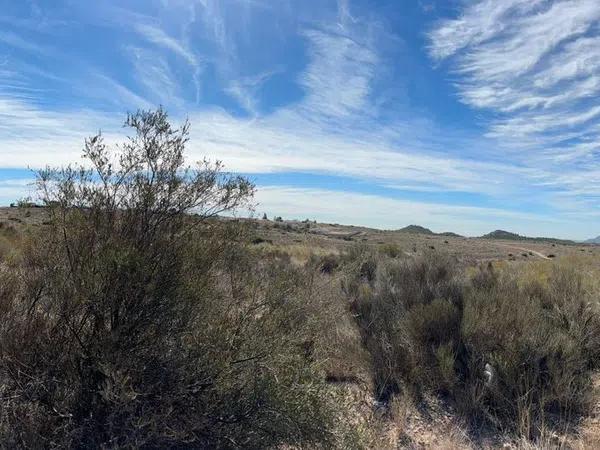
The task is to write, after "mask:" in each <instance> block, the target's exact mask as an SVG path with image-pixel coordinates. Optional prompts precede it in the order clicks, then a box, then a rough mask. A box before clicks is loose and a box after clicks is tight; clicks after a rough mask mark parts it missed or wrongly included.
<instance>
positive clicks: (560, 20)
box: [429, 0, 600, 152]
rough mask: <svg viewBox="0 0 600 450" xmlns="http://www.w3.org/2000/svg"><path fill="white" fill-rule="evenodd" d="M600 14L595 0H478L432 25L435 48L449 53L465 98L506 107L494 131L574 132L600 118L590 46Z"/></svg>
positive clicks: (598, 71) (508, 134)
mask: <svg viewBox="0 0 600 450" xmlns="http://www.w3.org/2000/svg"><path fill="white" fill-rule="evenodd" d="M599 20H600V3H598V2H597V1H595V0H581V1H576V2H573V1H564V0H563V1H547V0H526V1H524V0H498V1H496V0H495V1H488V0H486V1H477V2H475V3H470V4H468V6H467V7H466V8H465V10H464V11H462V12H461V14H460V15H459V17H458V18H455V19H450V20H445V21H442V22H440V23H439V24H438V26H437V27H436V28H434V29H433V30H432V31H431V33H430V35H429V37H430V40H431V46H430V53H431V55H432V56H433V57H434V58H435V59H437V60H442V59H448V58H449V59H450V60H451V65H452V67H453V68H454V70H455V73H456V74H457V76H458V79H457V81H456V86H457V87H458V90H459V95H460V98H461V100H462V101H463V102H465V103H466V104H468V105H471V106H473V107H476V108H484V109H489V110H491V111H494V112H498V113H501V115H500V117H499V118H498V119H495V120H494V121H493V123H492V133H493V135H495V136H499V137H500V136H502V137H505V138H508V139H512V138H513V137H514V136H517V137H520V136H542V137H547V136H544V133H547V132H550V133H552V132H555V131H556V130H557V129H559V128H562V127H563V126H564V127H566V129H567V131H569V132H570V133H571V135H570V136H569V137H570V138H572V137H573V133H577V134H579V135H582V134H583V133H585V132H586V131H587V130H589V128H588V127H589V126H590V125H594V124H597V123H598V122H597V121H596V120H595V119H597V117H598V112H599V111H598V104H597V103H595V102H594V101H593V99H594V96H595V94H597V93H598V92H599V89H600V78H599V77H600V65H599V64H596V63H595V62H592V63H591V64H590V61H591V60H594V57H593V52H592V53H590V49H592V48H594V43H598V41H599V39H600V36H599V35H598V33H599V31H600V29H599V28H598V21H599ZM562 137H563V135H562V134H560V133H559V134H557V135H556V136H555V139H554V140H556V141H560V140H562ZM564 148H565V152H568V151H569V147H568V146H565V147H564Z"/></svg>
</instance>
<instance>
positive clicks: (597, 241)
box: [583, 236, 600, 244]
mask: <svg viewBox="0 0 600 450" xmlns="http://www.w3.org/2000/svg"><path fill="white" fill-rule="evenodd" d="M583 243H584V244H600V236H596V237H595V238H592V239H588V240H587V241H583Z"/></svg>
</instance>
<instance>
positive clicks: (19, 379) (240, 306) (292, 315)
mask: <svg viewBox="0 0 600 450" xmlns="http://www.w3.org/2000/svg"><path fill="white" fill-rule="evenodd" d="M126 126H127V127H129V129H130V130H131V131H132V133H131V137H130V138H129V139H128V140H126V141H125V142H124V143H123V144H122V145H120V146H118V147H115V148H114V149H112V148H109V147H108V146H106V145H105V143H104V141H103V139H102V136H101V135H98V136H95V137H92V138H90V139H89V140H88V141H86V143H85V150H84V156H85V158H86V162H85V163H84V165H83V166H81V167H79V166H71V167H66V168H59V169H46V170H42V171H40V172H39V174H38V179H37V185H38V192H39V196H40V199H41V204H40V207H39V208H31V207H32V205H31V204H29V203H28V204H27V205H21V206H18V205H16V206H15V210H20V209H22V210H23V211H24V212H23V219H15V220H12V221H10V220H6V221H2V222H0V261H1V264H0V313H1V314H2V321H1V322H0V400H1V404H0V445H1V446H2V447H3V448H34V449H35V448H148V449H151V448H182V449H184V448H189V449H196V448H232V449H233V448H344V449H345V448H399V447H400V448H402V447H405V448H415V447H416V448H418V447H425V448H481V447H489V448H493V447H502V446H503V445H504V446H506V445H508V446H512V447H513V448H554V447H562V448H594V446H595V445H597V444H599V443H600V431H598V429H597V428H593V426H592V427H591V428H590V427H589V426H587V425H586V424H587V423H588V422H586V421H587V420H588V419H590V418H593V414H594V409H595V408H596V409H597V405H598V401H599V397H598V393H597V392H596V391H595V386H596V385H597V380H598V377H597V374H598V371H599V370H600V282H599V281H598V280H600V265H599V263H598V260H597V256H596V255H595V254H589V253H588V252H583V251H582V252H578V253H581V254H578V255H576V256H573V255H572V256H562V255H561V256H559V257H557V258H554V259H552V260H547V259H537V260H535V259H534V258H533V257H532V258H526V257H524V258H523V259H522V260H518V261H513V260H511V261H496V262H492V261H490V262H485V263H482V262H478V263H477V262H475V263H471V262H469V263H466V262H465V261H461V260H459V259H457V258H456V257H455V256H453V255H451V254H449V253H448V252H445V251H444V248H443V244H442V246H441V247H442V248H438V247H440V246H437V247H436V246H434V245H428V247H433V249H431V248H427V249H426V250H425V251H418V252H417V250H416V249H413V248H412V247H410V248H403V247H402V246H400V245H398V244H397V243H390V242H380V243H377V244H371V243H369V242H352V240H353V239H354V238H352V239H343V240H342V239H340V240H339V242H340V244H339V246H329V247H327V246H318V245H313V244H311V241H309V240H304V241H302V242H294V243H286V244H285V245H280V244H277V243H273V242H274V241H273V239H271V238H266V237H265V236H264V235H261V234H260V232H261V230H259V229H258V228H259V227H263V231H264V227H266V226H268V222H269V221H268V220H267V219H266V217H265V218H264V219H263V221H262V222H264V223H263V224H262V225H261V223H260V222H259V221H244V220H234V219H225V218H223V217H222V216H223V215H227V214H232V213H234V212H235V211H236V210H239V209H240V208H248V207H251V206H252V202H253V193H254V189H255V188H254V186H253V185H252V183H250V182H249V181H248V180H247V179H245V178H243V177H238V176H235V175H231V174H228V173H226V172H225V171H224V170H223V166H222V165H221V163H219V162H215V163H211V162H209V161H203V162H201V163H200V164H198V165H196V166H191V167H188V166H186V163H185V154H184V149H185V144H186V142H187V138H188V125H187V124H184V125H183V126H182V127H180V128H174V127H172V126H171V125H170V123H169V121H168V118H167V115H166V113H165V112H164V111H162V110H160V109H159V110H157V111H150V112H138V113H136V114H132V115H129V116H128V118H127V120H126ZM31 209H35V210H37V211H35V212H34V213H33V216H36V214H37V216H36V217H33V218H31V220H29V221H28V220H27V218H29V217H30V216H32V212H31ZM26 214H29V215H26ZM41 215H43V219H39V217H41ZM34 219H35V220H34ZM278 219H279V218H278ZM281 221H282V219H281V220H279V221H278V223H277V225H280V222H281ZM34 222H35V223H34ZM316 226H317V225H316V224H312V223H309V222H308V221H307V222H306V223H304V224H303V226H302V227H301V230H300V228H299V230H300V231H294V230H295V228H294V227H293V226H291V225H290V230H291V231H290V230H283V231H282V230H280V229H279V228H278V232H282V233H283V232H285V233H297V234H298V236H300V235H303V236H306V233H308V232H309V231H310V229H311V227H316ZM302 233H304V234H302ZM351 236H356V234H352V235H351ZM445 239H447V240H445V241H444V243H445V244H448V242H449V241H448V240H449V239H454V238H453V237H452V238H451V237H446V238H445ZM456 239H459V238H456ZM460 239H463V240H464V238H460ZM436 242H437V241H436ZM461 242H463V241H461ZM465 245H466V244H465ZM526 256H527V254H526ZM432 405H435V406H436V408H437V409H436V410H439V409H441V410H443V411H445V412H446V413H445V416H444V417H451V419H449V420H450V422H445V423H446V424H447V425H448V427H449V428H448V427H446V428H444V429H442V428H439V429H437V435H436V436H434V437H433V438H432V439H431V440H429V439H426V436H425V437H424V433H425V434H426V432H425V431H423V430H421V429H417V427H415V426H414V424H415V420H416V419H415V417H417V416H418V415H421V416H422V415H423V411H424V409H426V408H427V407H431V406H432ZM434 409H435V408H434ZM596 413H597V411H596ZM430 419H431V416H430ZM431 420H433V419H431ZM593 423H596V424H597V422H593ZM430 432H431V430H430ZM432 433H433V434H434V435H435V434H436V429H435V428H434V429H433V431H432Z"/></svg>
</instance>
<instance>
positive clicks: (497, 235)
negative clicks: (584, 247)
mask: <svg viewBox="0 0 600 450" xmlns="http://www.w3.org/2000/svg"><path fill="white" fill-rule="evenodd" d="M481 238H482V239H503V240H510V241H533V242H550V243H554V244H575V241H571V240H568V239H557V238H551V237H529V236H521V235H520V234H517V233H512V232H510V231H505V230H495V231H492V232H491V233H488V234H484V235H483V236H481Z"/></svg>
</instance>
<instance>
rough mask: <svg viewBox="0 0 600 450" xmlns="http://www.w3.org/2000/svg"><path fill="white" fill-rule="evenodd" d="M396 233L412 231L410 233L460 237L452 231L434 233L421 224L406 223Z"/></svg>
mask: <svg viewBox="0 0 600 450" xmlns="http://www.w3.org/2000/svg"><path fill="white" fill-rule="evenodd" d="M397 231H398V233H412V234H426V235H429V236H446V237H462V236H461V235H460V234H457V233H453V232H452V231H444V232H442V233H435V232H433V231H431V230H430V229H429V228H425V227H422V226H421V225H408V226H406V227H404V228H400V229H399V230H397Z"/></svg>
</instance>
